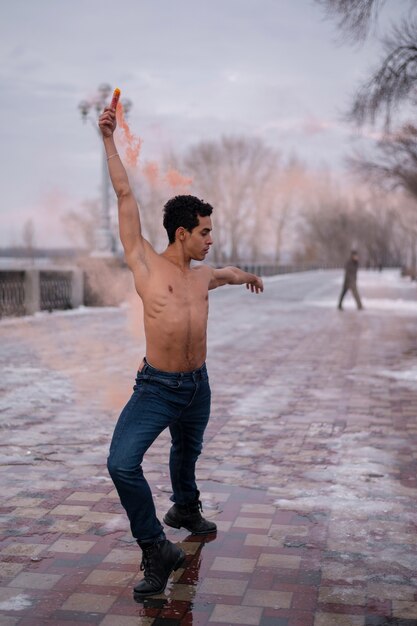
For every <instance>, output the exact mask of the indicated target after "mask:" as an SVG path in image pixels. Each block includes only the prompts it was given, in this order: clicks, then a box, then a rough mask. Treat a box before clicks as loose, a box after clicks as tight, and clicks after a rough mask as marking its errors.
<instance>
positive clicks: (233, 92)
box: [0, 0, 402, 245]
mask: <svg viewBox="0 0 417 626" xmlns="http://www.w3.org/2000/svg"><path fill="white" fill-rule="evenodd" d="M393 4H394V5H396V6H397V7H398V9H397V10H398V11H399V12H400V13H401V8H402V7H401V6H399V5H398V4H397V1H396V2H394V3H391V5H389V7H388V11H391V13H389V12H386V14H385V16H384V19H385V20H389V19H395V17H396V16H395V8H392V5H393ZM399 4H400V5H401V3H399ZM0 7H1V15H0V35H1V36H0V51H1V54H0V89H1V94H2V95H1V99H0V120H1V127H0V138H1V144H0V145H1V152H2V167H1V202H0V232H1V234H0V245H5V244H10V243H14V244H17V243H19V242H20V241H21V231H22V224H23V223H24V221H25V220H26V219H27V218H28V217H29V216H32V217H33V219H34V222H35V229H36V238H37V242H38V243H39V244H41V245H56V244H59V243H61V242H62V241H63V235H62V232H61V230H62V229H61V226H60V223H59V220H60V215H61V214H62V213H63V212H65V211H66V210H68V209H70V208H74V209H76V208H77V207H79V206H80V203H81V202H82V201H83V200H85V199H89V198H90V199H91V198H95V197H97V196H98V195H99V190H100V147H101V146H100V143H99V140H98V136H97V134H96V132H95V131H94V128H93V127H92V125H91V124H83V123H82V121H81V117H80V114H79V111H78V108H77V107H78V103H79V102H80V100H82V99H85V98H90V97H92V96H94V94H95V92H96V89H97V86H98V85H99V84H100V83H103V82H107V83H109V84H110V85H111V86H113V87H115V86H119V87H120V88H121V90H122V96H125V97H128V98H129V99H130V100H132V102H133V103H134V106H133V109H132V111H131V114H130V120H129V121H130V126H131V128H132V130H133V131H134V132H135V133H136V134H138V135H140V136H141V137H142V138H143V140H144V143H143V148H142V152H141V157H142V159H158V158H160V157H161V155H162V154H163V153H165V152H167V151H169V150H174V151H178V152H182V151H183V150H185V149H186V148H187V147H188V146H190V145H191V144H193V143H195V142H198V141H199V140H201V139H216V138H218V137H220V136H221V135H222V134H245V135H255V136H258V137H261V138H262V139H263V140H264V141H265V142H266V143H268V144H269V145H271V146H274V147H276V148H278V149H280V150H281V151H282V152H283V153H284V154H290V153H291V152H295V153H297V154H298V155H299V157H300V158H302V159H304V160H306V161H307V162H308V163H310V164H312V165H314V164H316V165H319V164H328V165H329V166H330V167H335V168H340V167H341V164H342V162H343V155H344V154H346V153H347V152H348V151H349V149H350V146H351V144H352V140H353V136H354V133H353V131H352V129H350V128H349V127H348V126H346V125H344V124H343V123H342V122H341V113H342V111H343V110H344V109H345V108H346V105H347V102H348V101H349V97H350V96H351V95H352V93H353V91H354V89H355V86H357V85H358V84H359V82H360V80H361V77H364V76H365V75H366V72H367V70H368V69H369V67H370V66H372V65H374V64H375V63H376V62H377V60H378V56H379V46H378V44H377V43H376V41H375V40H370V41H369V42H368V43H367V44H366V45H365V46H362V47H356V48H355V47H350V46H348V45H340V44H337V43H336V38H337V31H336V28H335V24H334V23H333V22H330V21H327V20H325V19H324V16H323V11H322V9H321V7H320V6H319V5H318V4H316V3H315V2H314V1H313V0H175V2H173V1H172V0H118V1H117V2H114V1H112V2H110V1H108V0H71V1H70V2H64V1H63V0H61V1H59V0H13V2H10V0H0ZM207 200H209V199H208V198H207ZM45 215H48V220H47V222H48V223H47V224H45V219H44V218H45ZM42 220H43V222H42ZM41 224H44V225H43V226H41Z"/></svg>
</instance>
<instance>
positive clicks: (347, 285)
mask: <svg viewBox="0 0 417 626" xmlns="http://www.w3.org/2000/svg"><path fill="white" fill-rule="evenodd" d="M358 265H359V257H358V253H357V252H356V250H352V252H351V253H350V258H349V259H348V261H347V263H346V265H345V280H344V282H343V287H342V293H341V294H340V298H339V305H338V307H337V308H338V309H340V311H343V307H342V302H343V298H344V297H345V295H346V294H347V292H348V291H349V289H350V290H351V292H352V295H353V297H354V298H355V300H356V305H357V307H358V309H359V310H362V309H363V306H362V302H361V299H360V296H359V291H358V288H357V286H356V276H357V274H358Z"/></svg>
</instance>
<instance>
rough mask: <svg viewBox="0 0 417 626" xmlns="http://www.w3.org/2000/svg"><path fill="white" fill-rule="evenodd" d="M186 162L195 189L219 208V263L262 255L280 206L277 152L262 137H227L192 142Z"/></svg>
mask: <svg viewBox="0 0 417 626" xmlns="http://www.w3.org/2000/svg"><path fill="white" fill-rule="evenodd" d="M184 163H185V167H186V170H187V172H189V173H190V174H191V176H192V178H193V190H194V192H195V193H196V194H197V195H199V196H200V197H202V196H203V197H204V199H205V200H207V201H208V202H210V203H211V204H213V206H215V207H216V213H215V216H213V217H214V220H215V238H216V241H215V243H216V245H215V246H213V257H214V259H213V260H214V262H215V263H220V262H224V261H233V262H234V263H238V262H242V261H244V260H259V256H260V254H261V251H263V250H264V247H265V241H266V235H267V234H268V233H267V231H268V225H267V224H266V220H267V217H268V215H271V211H272V207H273V206H276V203H275V201H274V198H273V190H274V183H273V177H274V176H275V175H276V172H277V170H278V168H279V158H278V154H277V153H276V152H275V151H274V150H272V149H271V148H269V147H268V146H266V145H265V144H264V143H263V142H262V141H261V140H260V139H257V138H248V137H222V138H221V139H220V140H219V141H210V142H201V143H199V144H197V145H196V146H193V147H192V148H191V149H190V150H189V151H188V153H187V154H186V156H185V159H184ZM277 210H278V209H277ZM249 256H250V257H251V258H250V259H248V257H249Z"/></svg>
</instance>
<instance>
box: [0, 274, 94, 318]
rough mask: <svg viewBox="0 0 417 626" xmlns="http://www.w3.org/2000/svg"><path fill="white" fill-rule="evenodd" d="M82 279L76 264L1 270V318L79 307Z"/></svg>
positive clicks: (81, 294)
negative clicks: (46, 267)
mask: <svg viewBox="0 0 417 626" xmlns="http://www.w3.org/2000/svg"><path fill="white" fill-rule="evenodd" d="M83 282H84V280H83V272H82V271H81V270H80V269H79V268H66V269H64V268H63V269H52V268H51V269H50V268H48V269H44V270H40V269H32V268H31V269H13V270H12V269H10V270H0V318H2V317H8V316H19V315H31V314H33V313H36V312H37V311H53V310H56V309H72V308H75V307H78V306H80V305H81V304H83Z"/></svg>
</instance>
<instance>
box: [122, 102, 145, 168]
mask: <svg viewBox="0 0 417 626" xmlns="http://www.w3.org/2000/svg"><path fill="white" fill-rule="evenodd" d="M116 119H117V123H118V125H119V128H120V129H121V131H122V134H121V140H122V143H123V144H124V148H125V157H126V163H127V165H129V166H130V167H136V166H137V164H138V158H139V152H140V149H141V147H142V139H141V138H140V137H136V136H135V135H134V134H133V133H132V131H131V130H130V128H129V125H128V123H127V121H126V119H125V114H124V110H123V105H122V103H121V102H119V105H118V107H117V109H116Z"/></svg>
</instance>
